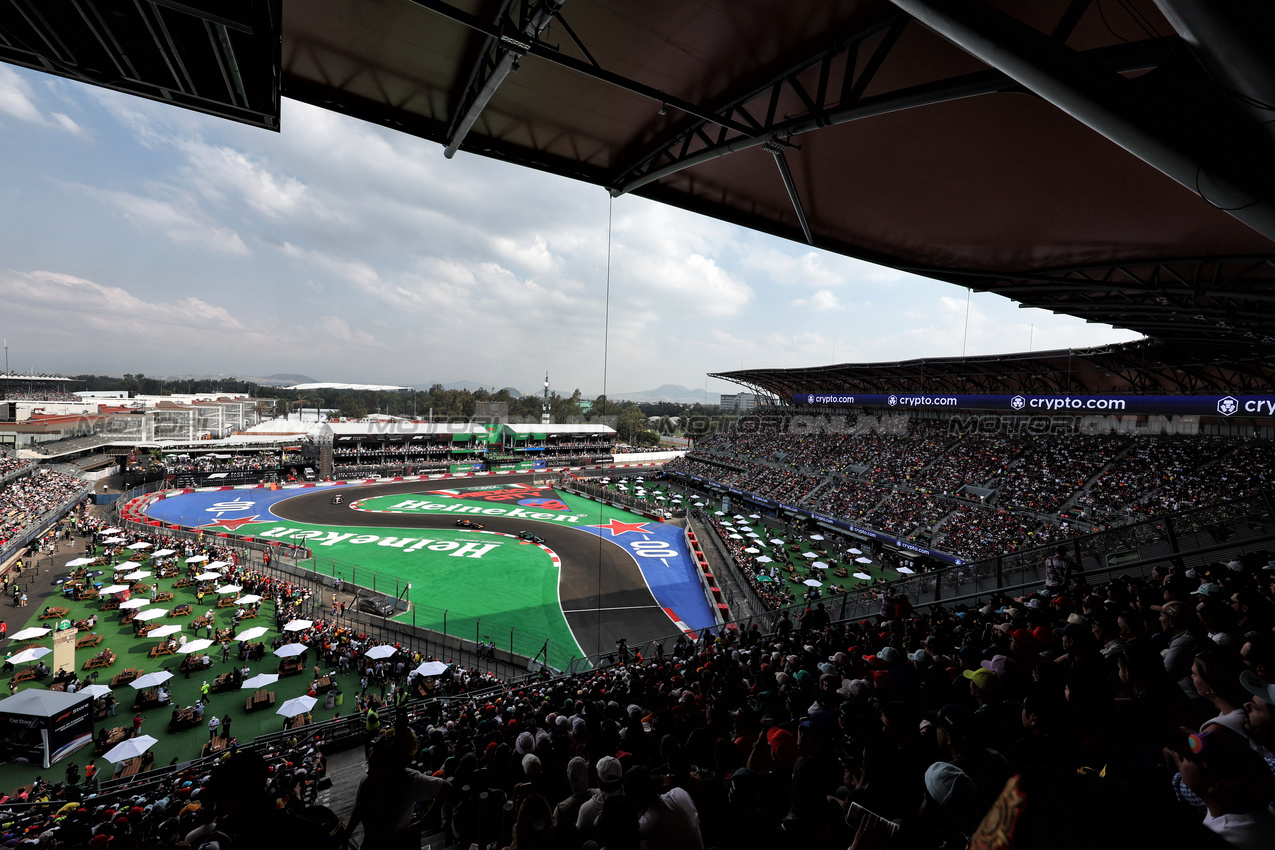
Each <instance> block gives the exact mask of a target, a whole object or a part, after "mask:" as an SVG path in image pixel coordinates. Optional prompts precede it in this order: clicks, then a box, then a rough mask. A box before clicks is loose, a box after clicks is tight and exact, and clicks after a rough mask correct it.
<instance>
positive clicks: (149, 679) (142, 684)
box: [129, 670, 173, 691]
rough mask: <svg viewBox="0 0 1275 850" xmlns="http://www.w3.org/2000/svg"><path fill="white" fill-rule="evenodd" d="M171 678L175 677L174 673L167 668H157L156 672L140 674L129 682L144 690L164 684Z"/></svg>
mask: <svg viewBox="0 0 1275 850" xmlns="http://www.w3.org/2000/svg"><path fill="white" fill-rule="evenodd" d="M171 678H173V674H172V673H169V672H168V671H167V670H156V671H155V672H154V673H147V674H146V675H145V676H138V677H137V678H136V679H134V680H133V681H131V682H129V684H130V685H132V686H133V687H134V688H136V689H137V690H139V691H144V690H146V689H147V688H153V687H155V686H156V685H162V684H164V683H165V682H167V681H168V680H169V679H171Z"/></svg>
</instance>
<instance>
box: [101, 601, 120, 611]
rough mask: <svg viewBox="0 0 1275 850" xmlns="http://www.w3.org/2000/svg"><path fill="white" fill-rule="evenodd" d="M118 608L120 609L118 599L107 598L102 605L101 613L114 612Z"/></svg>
mask: <svg viewBox="0 0 1275 850" xmlns="http://www.w3.org/2000/svg"><path fill="white" fill-rule="evenodd" d="M119 607H120V601H119V600H118V599H111V598H108V599H107V600H106V601H105V602H103V603H102V610H103V611H114V610H116V609H117V608H119Z"/></svg>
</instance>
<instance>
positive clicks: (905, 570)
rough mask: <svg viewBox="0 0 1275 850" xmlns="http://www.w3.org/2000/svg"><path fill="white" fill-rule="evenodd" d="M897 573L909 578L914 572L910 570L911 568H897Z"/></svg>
mask: <svg viewBox="0 0 1275 850" xmlns="http://www.w3.org/2000/svg"><path fill="white" fill-rule="evenodd" d="M899 572H901V573H903V574H904V575H908V576H910V575H912V574H913V573H915V572H916V570H914V569H912V568H911V567H899Z"/></svg>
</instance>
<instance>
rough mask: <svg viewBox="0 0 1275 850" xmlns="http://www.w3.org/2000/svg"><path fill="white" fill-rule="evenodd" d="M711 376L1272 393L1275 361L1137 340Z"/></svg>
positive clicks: (849, 390) (985, 389)
mask: <svg viewBox="0 0 1275 850" xmlns="http://www.w3.org/2000/svg"><path fill="white" fill-rule="evenodd" d="M713 377H716V378H723V379H725V380H728V381H734V382H736V383H739V384H743V385H745V386H748V387H751V388H753V389H754V390H756V391H758V392H761V393H770V394H773V395H775V396H778V397H779V399H780V400H785V401H786V400H788V399H791V398H792V395H793V394H794V393H810V392H819V393H846V394H854V393H897V392H916V393H956V394H973V395H979V394H987V395H1004V394H1014V393H1030V394H1042V393H1045V394H1048V393H1083V394H1096V395H1101V394H1105V393H1115V394H1118V395H1120V394H1140V395H1179V394H1184V395H1191V394H1203V395H1208V394H1214V393H1231V392H1235V393H1268V392H1270V390H1271V387H1272V386H1275V362H1272V361H1270V360H1268V359H1263V358H1253V359H1248V360H1245V359H1243V358H1237V357H1228V356H1226V353H1225V352H1223V351H1219V350H1217V349H1215V348H1213V347H1212V346H1205V347H1195V348H1190V347H1185V346H1181V345H1176V346H1165V345H1162V344H1157V343H1153V342H1131V343H1124V344H1119V345H1106V346H1101V347H1098V348H1084V349H1064V350H1061V351H1037V352H1027V353H1021V354H997V355H988V356H984V357H952V358H926V359H920V360H906V361H900V362H897V363H842V364H840V365H829V366H816V367H810V368H803V369H742V370H739V371H734V372H723V373H720V374H715V375H714V376H713Z"/></svg>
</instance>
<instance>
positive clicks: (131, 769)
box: [120, 756, 150, 778]
mask: <svg viewBox="0 0 1275 850" xmlns="http://www.w3.org/2000/svg"><path fill="white" fill-rule="evenodd" d="M147 770H150V765H146V767H145V768H143V767H142V756H138V757H137V758H131V759H128V760H127V761H125V762H124V770H123V771H122V772H121V773H120V777H121V778H124V777H129V776H136V775H137V774H139V773H143V772H145V771H147Z"/></svg>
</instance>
